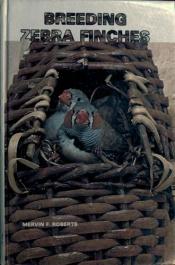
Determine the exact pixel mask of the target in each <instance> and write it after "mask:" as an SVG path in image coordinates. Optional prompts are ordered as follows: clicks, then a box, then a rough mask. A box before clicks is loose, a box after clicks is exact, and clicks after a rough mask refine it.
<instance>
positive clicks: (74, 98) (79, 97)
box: [58, 88, 89, 109]
mask: <svg viewBox="0 0 175 265" xmlns="http://www.w3.org/2000/svg"><path fill="white" fill-rule="evenodd" d="M58 98H59V101H60V103H62V104H63V105H66V106H67V107H69V108H70V109H72V108H73V107H74V106H75V105H76V104H77V103H83V102H88V101H89V99H88V98H87V96H86V95H85V94H84V93H83V92H82V91H81V90H79V89H73V88H69V89H66V90H64V91H63V92H62V94H61V95H59V96H58Z"/></svg>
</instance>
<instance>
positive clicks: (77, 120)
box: [64, 103, 103, 129]
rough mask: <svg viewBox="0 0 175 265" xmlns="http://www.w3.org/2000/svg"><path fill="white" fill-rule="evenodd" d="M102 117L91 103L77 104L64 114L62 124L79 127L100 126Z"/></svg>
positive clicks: (93, 127)
mask: <svg viewBox="0 0 175 265" xmlns="http://www.w3.org/2000/svg"><path fill="white" fill-rule="evenodd" d="M102 121H103V120H102V118H101V116H100V114H99V113H98V111H97V109H96V108H95V107H94V106H92V105H91V104H89V103H88V104H83V103H80V104H77V105H76V106H74V108H73V109H72V110H70V111H68V113H67V114H66V116H65V120H64V124H65V126H66V127H69V128H73V127H74V126H78V127H81V128H84V127H90V128H92V129H97V128H100V127H101V125H102Z"/></svg>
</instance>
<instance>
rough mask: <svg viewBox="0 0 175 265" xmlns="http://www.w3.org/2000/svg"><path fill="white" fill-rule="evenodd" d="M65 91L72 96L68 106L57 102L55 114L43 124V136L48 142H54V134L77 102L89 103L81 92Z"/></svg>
mask: <svg viewBox="0 0 175 265" xmlns="http://www.w3.org/2000/svg"><path fill="white" fill-rule="evenodd" d="M67 91H69V92H70V93H71V95H72V98H71V103H70V105H69V106H67V105H66V104H63V103H61V102H59V103H58V105H57V109H56V112H55V113H54V114H52V115H51V116H50V117H49V118H48V119H47V120H46V122H45V124H44V128H45V135H46V139H48V140H56V134H57V132H58V129H59V128H60V126H61V125H62V124H63V122H64V117H65V115H66V113H67V111H69V110H71V109H72V108H73V107H74V106H75V105H76V104H77V102H78V103H83V102H88V101H89V100H88V98H87V96H86V95H85V94H84V93H83V92H82V91H81V90H78V89H73V88H70V89H68V90H67Z"/></svg>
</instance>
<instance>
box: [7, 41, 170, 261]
mask: <svg viewBox="0 0 175 265" xmlns="http://www.w3.org/2000/svg"><path fill="white" fill-rule="evenodd" d="M53 68H54V69H56V70H57V71H59V73H60V79H59V81H58V80H57V79H56V77H55V76H47V75H45V74H46V73H47V71H48V70H49V69H53ZM126 70H127V71H130V72H132V73H134V74H136V75H140V76H144V77H146V78H147V79H148V80H149V81H150V83H149V85H148V92H149V93H148V95H147V102H148V103H149V106H147V107H148V109H149V111H150V113H151V115H152V116H153V117H154V119H155V120H156V121H157V123H158V126H159V133H160V137H161V142H162V146H163V152H162V153H163V156H164V157H165V158H166V159H167V160H171V159H174V158H175V136H174V134H173V131H172V129H171V120H170V117H169V115H168V113H167V107H168V99H167V98H166V97H165V96H164V94H163V82H162V81H161V80H159V77H158V73H157V67H156V66H155V65H154V63H153V60H152V54H151V51H150V50H148V49H147V47H146V46H143V45H136V44H132V43H128V44H123V43H122V44H111V45H109V44H105V43H100V44H98V43H72V44H67V43H61V44H56V43H50V44H43V43H32V44H31V46H30V53H29V54H28V55H27V56H25V57H24V59H23V60H22V61H21V62H20V69H19V72H18V75H17V76H15V77H14V82H13V84H12V86H11V87H10V89H9V101H8V115H7V120H8V124H9V127H10V130H9V131H8V134H7V144H8V143H9V142H10V141H11V139H12V137H13V136H14V135H15V138H13V140H14V139H15V141H14V142H12V141H11V144H12V143H13V145H14V146H15V148H14V150H15V152H13V154H12V155H10V159H11V160H13V162H14V163H12V164H13V173H15V176H16V177H18V178H17V180H18V185H19V186H21V189H22V188H23V187H25V185H26V186H27V188H28V189H29V193H27V194H25V193H24V194H18V195H15V193H14V192H13V191H12V190H11V188H10V187H9V184H8V182H7V192H8V193H9V194H10V195H8V198H7V199H6V203H7V213H6V218H7V219H6V220H7V221H6V230H7V246H6V253H7V259H6V260H7V264H9V265H12V264H15V265H17V264H18V265H20V264H23V265H36V264H39V265H41V264H42V265H56V264H59V265H66V264H73V265H75V264H77V265H106V264H110V265H117V264H121V265H124V264H127V265H129V264H130V265H136V264H142V265H143V264H145V265H151V264H158V263H159V264H160V262H161V261H163V256H164V249H165V243H164V238H165V236H166V231H167V225H168V222H169V196H168V193H167V189H165V191H162V192H159V193H156V194H153V193H152V192H150V191H149V186H148V185H145V182H143V183H142V181H141V182H137V181H138V179H137V178H136V179H135V181H131V180H132V178H133V179H134V177H135V175H137V166H132V167H128V168H126V169H124V170H123V171H121V172H120V171H119V170H118V169H113V168H112V165H110V164H105V163H99V164H95V165H82V164H77V163H75V164H74V163H72V164H70V163H64V164H60V165H59V166H52V167H50V166H49V167H48V166H46V165H45V167H43V166H42V167H41V168H35V169H32V170H31V169H30V170H28V169H26V166H28V165H26V164H25V163H23V161H22V160H20V158H21V157H23V158H25V159H27V156H29V155H31V153H32V151H31V150H35V149H36V148H40V142H41V140H42V137H43V136H42V133H43V132H42V130H39V129H40V127H42V122H43V118H42V116H37V118H36V116H35V115H34V116H32V115H33V114H32V115H30V114H31V113H33V111H34V109H33V107H32V106H30V105H29V106H27V105H26V107H23V108H22V109H21V108H20V107H21V105H23V104H25V103H26V102H27V101H29V100H30V99H31V98H33V97H36V96H38V95H41V91H42V93H43V94H44V96H45V95H46V96H50V91H51V92H52V93H53V94H52V96H51V105H52V104H53V105H54V95H56V94H58V93H59V89H60V87H63V85H65V82H66V85H69V84H70V85H71V84H72V83H73V82H76V80H77V76H78V75H81V81H80V82H79V83H78V84H76V83H73V85H74V84H76V85H77V86H78V87H77V88H81V87H83V89H84V91H85V92H86V93H87V94H88V96H89V95H90V93H91V92H92V90H91V89H94V88H95V87H96V86H97V85H98V82H99V80H101V79H100V78H101V76H102V77H103V76H105V75H106V74H109V73H114V72H115V73H116V72H117V74H118V76H119V78H122V74H123V72H124V71H126ZM68 75H69V77H70V79H69V80H67V79H68V78H66V77H67V76H68ZM94 76H96V79H94ZM86 78H87V79H86ZM65 79H66V81H65ZM88 79H89V80H91V81H92V83H91V89H90V88H89V87H90V85H88V84H87V82H86V81H87V80H88ZM96 80H98V82H97V83H96ZM83 81H84V83H82V82H83ZM43 88H44V89H43ZM35 111H36V109H35ZM37 111H39V112H44V111H45V109H44V108H43V107H42V106H41V105H40V106H39V109H37ZM28 114H29V119H27V120H25V122H23V121H21V119H22V117H23V116H26V115H28ZM19 121H21V122H19ZM29 122H32V128H35V133H34V132H33V131H32V132H31V133H28V134H27V133H25V130H26V127H25V126H26V123H27V124H28V123H29ZM36 131H37V133H36ZM19 133H21V134H19ZM26 154H27V155H26ZM17 162H18V165H17V164H15V163H17ZM19 164H20V166H19ZM128 179H129V180H128ZM7 192H6V193H7Z"/></svg>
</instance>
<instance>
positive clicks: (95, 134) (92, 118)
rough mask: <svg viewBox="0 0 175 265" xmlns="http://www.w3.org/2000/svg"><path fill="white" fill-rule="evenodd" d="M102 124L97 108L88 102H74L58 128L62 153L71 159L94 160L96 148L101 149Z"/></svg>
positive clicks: (90, 161) (88, 161)
mask: <svg viewBox="0 0 175 265" xmlns="http://www.w3.org/2000/svg"><path fill="white" fill-rule="evenodd" d="M102 124H103V120H102V118H101V117H100V115H99V113H98V110H97V109H96V108H95V107H94V106H92V105H91V104H90V103H89V102H86V103H79V104H76V105H75V106H74V108H73V109H71V110H70V111H68V112H67V113H66V115H65V118H64V123H63V125H62V126H61V128H60V129H59V130H58V134H57V137H58V141H59V146H60V147H61V149H62V153H63V155H65V154H66V155H67V158H69V159H70V160H72V161H78V162H87V163H92V162H96V161H97V155H98V154H97V152H96V150H100V151H101V147H100V145H101V132H102V130H101V129H102ZM71 140H72V142H71ZM75 142H76V145H75ZM66 143H67V144H66ZM68 150H69V152H68ZM94 153H95V155H94ZM99 155H100V154H99Z"/></svg>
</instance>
